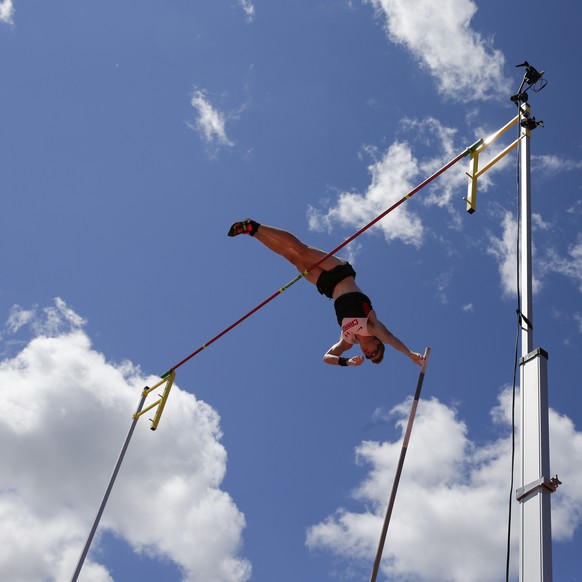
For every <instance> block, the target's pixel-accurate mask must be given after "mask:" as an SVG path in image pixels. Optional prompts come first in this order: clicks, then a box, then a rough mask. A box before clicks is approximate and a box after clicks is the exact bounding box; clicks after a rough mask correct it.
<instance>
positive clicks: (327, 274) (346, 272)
mask: <svg viewBox="0 0 582 582" xmlns="http://www.w3.org/2000/svg"><path fill="white" fill-rule="evenodd" d="M355 276H356V272H355V271H354V268H353V267H352V266H351V265H350V264H349V263H343V264H342V265H338V266H337V267H334V268H333V269H330V270H329V271H322V272H321V275H319V277H318V278H317V290H318V291H319V292H320V293H321V294H322V295H325V296H326V297H329V298H330V299H331V298H332V297H333V290H334V289H335V286H336V285H337V284H338V283H339V282H340V281H343V280H344V279H345V278H346V277H354V278H355Z"/></svg>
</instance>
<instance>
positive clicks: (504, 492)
mask: <svg viewBox="0 0 582 582" xmlns="http://www.w3.org/2000/svg"><path fill="white" fill-rule="evenodd" d="M509 399H510V391H509V390H506V391H504V392H503V393H502V394H501V395H500V404H499V406H498V407H496V408H495V409H494V410H493V411H492V419H493V422H495V423H498V424H499V425H500V426H499V428H500V429H501V430H502V432H503V433H504V434H505V435H507V436H504V437H502V438H499V439H498V440H496V441H494V442H491V443H487V444H485V445H481V446H478V445H476V444H475V443H473V442H471V441H470V440H469V439H468V437H467V427H466V425H465V423H464V422H463V421H462V420H460V419H459V418H458V417H457V414H456V412H455V410H454V409H451V408H450V407H447V406H445V405H444V404H442V403H440V402H439V401H438V400H436V399H432V400H429V401H423V402H421V404H420V407H419V410H418V415H417V419H416V423H415V425H414V429H413V432H412V437H411V441H410V445H409V448H408V451H407V457H406V463H405V466H404V471H403V474H402V479H401V481H400V486H399V489H398V494H397V497H396V504H395V507H394V512H393V514H392V519H391V522H390V527H389V530H388V537H387V541H386V545H385V548H384V554H383V561H382V569H383V572H384V574H385V575H386V576H388V577H389V579H390V580H394V581H395V582H396V581H405V580H415V581H417V582H421V581H426V582H444V581H447V582H489V581H491V582H493V581H496V580H499V579H500V578H501V577H502V576H503V572H504V568H505V549H506V548H505V545H506V538H507V518H508V515H507V511H508V508H507V496H508V488H509V477H510V468H511V462H510V458H511V445H510V436H509V434H508V433H509V430H508V427H509V426H510V424H509V418H508V415H509V411H510V410H511V407H510V405H509V403H510V400H509ZM409 407H410V402H406V403H403V404H401V405H399V406H397V407H395V408H394V409H393V411H392V415H393V417H394V418H396V424H397V425H398V426H399V428H400V429H401V432H402V434H404V431H405V428H406V422H407V419H408V413H409ZM550 431H551V439H552V451H551V454H552V463H553V466H555V467H557V466H559V467H560V471H562V473H561V474H560V478H562V476H563V481H564V482H566V480H567V482H568V488H567V491H566V489H565V488H564V489H563V490H562V489H559V490H558V493H556V494H555V495H554V497H553V498H552V506H553V532H554V537H555V539H563V540H565V539H569V538H570V537H571V536H572V534H573V532H574V530H575V529H576V528H577V527H579V526H580V523H581V521H582V491H581V489H580V486H581V485H582V434H581V433H579V432H576V430H575V427H574V426H573V424H572V423H571V421H570V420H569V419H567V418H565V417H563V416H560V415H558V414H556V413H555V412H551V415H550ZM437 443H438V446H436V444H437ZM518 446H519V445H518ZM400 450H401V442H400V441H398V442H384V443H378V442H363V443H362V444H361V445H360V446H359V447H358V449H357V451H356V456H357V460H358V461H359V462H360V463H362V464H365V465H367V466H369V467H370V470H369V473H368V475H367V477H366V478H365V479H364V481H363V482H362V483H361V484H360V485H359V486H358V487H357V489H356V490H355V491H354V494H353V497H354V499H355V500H356V502H360V503H361V504H362V509H361V510H360V511H357V510H352V511H350V510H347V509H344V508H340V509H338V510H337V512H335V513H334V514H333V515H332V516H330V517H328V518H327V519H326V520H324V521H322V522H321V523H318V524H316V525H314V526H313V527H311V528H309V530H308V534H307V545H308V546H309V547H310V548H312V549H316V548H319V549H326V550H329V551H330V552H332V553H333V554H335V555H336V556H338V557H340V558H344V559H346V560H349V561H350V562H351V564H352V567H353V564H354V563H359V564H360V565H361V568H362V575H363V574H364V572H366V570H367V573H369V570H370V568H371V565H372V561H373V557H374V555H375V550H376V547H377V544H378V539H379V535H380V531H381V528H382V522H383V519H384V512H385V508H386V503H387V500H388V495H389V493H390V491H391V487H392V484H393V480H394V474H395V469H396V465H397V460H398V456H399V454H400ZM516 475H519V468H516ZM503 484H506V485H507V487H504V485H503ZM516 509H517V504H516V503H514V508H513V511H514V513H515V512H516ZM513 523H514V524H515V523H517V515H516V514H515V515H514V521H513ZM512 530H513V538H512V558H513V569H514V570H515V568H516V562H517V555H518V544H517V536H518V528H517V527H513V528H512ZM419 548H422V552H421V554H420V555H421V556H422V559H419Z"/></svg>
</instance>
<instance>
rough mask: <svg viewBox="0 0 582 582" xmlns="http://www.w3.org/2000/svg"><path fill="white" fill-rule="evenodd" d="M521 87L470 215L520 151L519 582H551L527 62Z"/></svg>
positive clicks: (532, 77)
mask: <svg viewBox="0 0 582 582" xmlns="http://www.w3.org/2000/svg"><path fill="white" fill-rule="evenodd" d="M517 66H518V67H525V74H524V77H523V81H522V83H521V86H520V88H519V90H518V91H517V93H516V94H515V95H513V96H512V97H511V100H512V101H513V102H514V103H515V104H516V105H517V108H518V113H517V115H516V116H515V117H514V118H513V119H512V120H511V121H509V122H508V123H507V124H506V125H505V126H503V127H502V128H501V129H499V130H498V131H497V132H495V133H494V134H492V135H491V136H489V137H488V138H486V139H484V140H482V143H481V144H480V145H478V147H476V148H473V149H472V151H471V157H470V163H469V172H468V173H467V175H468V177H469V187H468V190H467V197H466V198H465V200H466V202H467V212H469V214H473V213H474V212H475V210H476V205H477V180H478V178H479V176H481V175H482V174H483V173H484V172H486V171H487V170H488V169H489V168H491V167H492V166H493V165H494V164H496V163H497V162H498V161H499V160H500V159H502V158H503V157H504V156H506V155H507V154H508V153H509V152H510V151H512V150H513V149H515V148H516V147H519V167H520V171H519V209H518V221H519V228H518V249H519V252H518V257H517V261H518V268H519V276H518V281H517V284H518V312H519V313H518V315H519V323H520V325H521V360H520V387H521V406H520V412H521V424H520V437H521V438H520V447H521V449H520V462H521V463H520V465H521V473H520V486H519V488H518V489H517V491H516V498H517V501H518V502H519V504H520V537H519V541H520V543H519V581H520V582H551V581H552V527H551V514H550V494H551V493H553V492H554V491H555V490H556V489H557V487H558V485H560V481H559V479H558V477H557V476H556V477H553V478H550V477H549V474H550V444H549V443H550V437H549V428H548V375H547V361H548V354H547V352H546V351H545V350H543V349H542V348H537V349H534V348H533V346H534V343H533V323H532V322H533V309H532V303H533V302H532V296H533V293H532V279H533V277H532V236H531V187H530V133H531V131H532V130H534V129H535V128H536V127H537V126H538V125H543V123H542V122H541V121H539V122H537V121H536V120H535V117H532V115H531V112H530V106H529V104H528V95H529V93H528V91H529V90H530V89H532V90H533V91H534V92H535V93H537V92H538V91H540V90H541V89H543V88H544V87H545V85H546V81H545V79H544V78H543V75H544V72H543V71H542V72H539V71H536V69H534V68H533V67H532V66H531V65H530V64H529V63H528V62H527V61H525V62H524V63H522V64H521V65H517ZM516 123H517V124H519V137H518V138H517V139H516V140H515V141H514V142H513V143H512V144H511V145H509V146H507V147H506V148H505V149H504V150H503V151H501V152H500V153H498V154H497V155H496V156H494V158H493V159H492V160H490V161H489V162H488V163H487V164H486V165H485V166H484V167H483V168H479V154H480V153H481V152H482V151H483V150H484V149H485V148H486V147H488V146H489V145H490V144H491V143H493V142H494V141H495V140H496V139H497V138H498V137H500V136H501V135H503V134H504V133H505V132H506V131H507V130H508V129H509V128H510V127H512V126H514V125H515V124H516Z"/></svg>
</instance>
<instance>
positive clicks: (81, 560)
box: [71, 388, 149, 582]
mask: <svg viewBox="0 0 582 582" xmlns="http://www.w3.org/2000/svg"><path fill="white" fill-rule="evenodd" d="M148 394H149V392H148V390H147V388H146V389H145V390H144V391H143V392H142V395H141V400H140V401H139V405H138V407H137V411H136V413H135V415H134V417H133V421H132V423H131V426H130V428H129V432H128V433H127V437H126V438H125V442H124V443H123V447H121V452H120V453H119V458H118V459H117V463H116V464H115V469H113V474H112V475H111V479H110V480H109V485H107V489H106V491H105V495H104V496H103V500H102V501H101V505H100V507H99V511H98V512H97V516H96V517H95V521H94V522H93V527H92V528H91V531H90V532H89V537H88V538H87V541H86V543H85V547H84V548H83V551H82V553H81V557H80V558H79V562H78V564H77V568H76V569H75V573H74V574H73V577H72V578H71V582H76V581H77V578H78V577H79V574H80V573H81V569H82V568H83V564H84V562H85V558H86V557H87V554H88V553H89V548H90V547H91V543H92V542H93V537H94V536H95V532H96V531H97V527H99V521H101V516H102V515H103V511H104V510H105V506H106V505H107V501H108V500H109V495H110V494H111V490H112V489H113V484H114V483H115V479H116V478H117V473H119V469H120V467H121V463H122V462H123V458H124V457H125V453H126V451H127V447H128V446H129V442H130V441H131V437H132V436H133V431H134V429H135V425H136V424H137V421H138V419H139V413H140V412H141V409H142V408H143V405H144V402H145V400H146V398H147V395H148Z"/></svg>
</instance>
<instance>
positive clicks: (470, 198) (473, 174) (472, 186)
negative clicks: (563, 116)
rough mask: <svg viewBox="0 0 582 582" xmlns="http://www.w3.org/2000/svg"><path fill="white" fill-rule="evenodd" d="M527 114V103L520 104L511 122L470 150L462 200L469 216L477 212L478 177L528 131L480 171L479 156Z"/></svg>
mask: <svg viewBox="0 0 582 582" xmlns="http://www.w3.org/2000/svg"><path fill="white" fill-rule="evenodd" d="M529 112H530V107H529V105H528V104H527V103H523V104H521V106H520V111H519V113H518V114H517V115H516V116H515V117H514V118H513V119H512V120H511V121H509V122H508V123H506V124H505V125H504V126H503V127H502V128H501V129H499V130H498V131H496V132H495V133H492V134H491V135H490V136H489V137H488V138H486V139H484V140H483V142H482V143H481V145H479V146H478V147H476V148H473V149H472V150H471V154H470V158H469V171H468V172H466V174H467V176H468V177H469V187H468V189H467V197H466V198H465V199H464V200H465V201H466V203H467V208H466V210H467V212H468V213H469V214H473V212H475V210H477V179H478V178H479V176H481V175H482V174H484V173H485V172H486V171H487V170H488V169H489V168H491V167H492V166H494V165H495V164H496V163H497V162H498V161H499V160H501V159H502V158H504V157H505V156H506V155H507V154H508V153H509V152H511V151H512V150H514V149H515V148H516V147H517V146H518V144H519V142H520V141H521V140H522V139H523V138H524V137H525V136H526V135H527V136H529V130H526V131H525V132H524V133H522V134H521V135H520V136H519V137H518V138H517V139H516V140H515V141H514V142H513V143H511V144H509V145H508V146H507V147H506V148H505V149H504V150H503V151H501V152H499V153H498V154H497V155H496V156H495V157H494V158H492V159H491V160H490V161H489V162H488V163H487V164H485V166H484V167H483V168H481V169H479V154H480V153H481V152H482V151H483V150H484V149H485V148H487V147H489V146H490V145H491V144H492V143H493V142H494V141H495V140H496V139H497V138H498V137H501V136H502V135H503V134H504V133H505V132H506V131H507V130H508V129H510V128H512V127H513V126H514V125H515V124H516V123H518V122H519V121H520V120H521V119H522V118H523V117H526V118H527V117H529Z"/></svg>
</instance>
